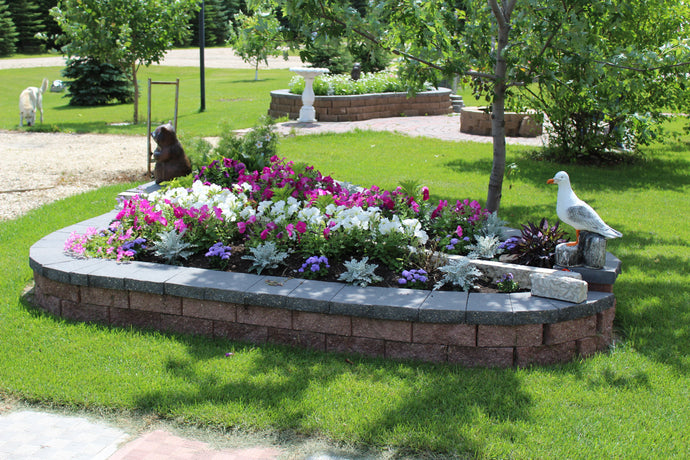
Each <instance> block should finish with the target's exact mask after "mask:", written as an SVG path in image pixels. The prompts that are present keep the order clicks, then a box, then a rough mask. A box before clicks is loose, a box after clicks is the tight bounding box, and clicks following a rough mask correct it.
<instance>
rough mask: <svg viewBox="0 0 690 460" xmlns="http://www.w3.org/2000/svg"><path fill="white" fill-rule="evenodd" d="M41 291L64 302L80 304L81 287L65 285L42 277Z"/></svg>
mask: <svg viewBox="0 0 690 460" xmlns="http://www.w3.org/2000/svg"><path fill="white" fill-rule="evenodd" d="M41 278H43V279H42V280H41V291H42V292H43V294H44V295H52V296H55V297H58V298H59V299H62V300H69V301H71V302H75V303H79V301H80V298H79V286H75V285H72V284H63V283H58V282H57V281H53V280H51V279H48V278H45V277H41Z"/></svg>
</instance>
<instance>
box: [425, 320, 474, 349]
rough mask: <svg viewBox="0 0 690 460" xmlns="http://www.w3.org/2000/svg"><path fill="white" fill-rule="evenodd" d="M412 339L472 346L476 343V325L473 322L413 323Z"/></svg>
mask: <svg viewBox="0 0 690 460" xmlns="http://www.w3.org/2000/svg"><path fill="white" fill-rule="evenodd" d="M412 341H413V342H415V343H438V344H444V345H460V346H466V347H474V346H475V345H476V344H477V326H476V325H473V324H436V323H413V324H412Z"/></svg>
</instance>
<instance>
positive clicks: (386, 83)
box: [289, 71, 426, 96]
mask: <svg viewBox="0 0 690 460" xmlns="http://www.w3.org/2000/svg"><path fill="white" fill-rule="evenodd" d="M289 88H290V92H291V93H294V94H302V92H303V91H304V78H302V77H300V76H295V77H293V78H292V80H290V84H289ZM413 89H414V90H417V91H419V90H422V89H426V88H413ZM409 90H410V86H409V85H408V84H407V83H405V82H403V81H402V80H401V79H400V78H399V77H398V76H397V75H396V74H394V73H393V72H389V71H382V72H375V73H363V74H362V76H361V78H360V79H359V80H353V79H352V78H351V77H350V76H349V75H319V76H318V77H316V78H315V79H314V94H315V95H317V96H333V95H336V96H345V95H352V94H372V93H395V92H408V91H409Z"/></svg>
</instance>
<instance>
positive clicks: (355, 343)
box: [326, 335, 386, 356]
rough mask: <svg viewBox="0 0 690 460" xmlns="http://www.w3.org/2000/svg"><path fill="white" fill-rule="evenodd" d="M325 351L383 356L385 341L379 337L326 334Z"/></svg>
mask: <svg viewBox="0 0 690 460" xmlns="http://www.w3.org/2000/svg"><path fill="white" fill-rule="evenodd" d="M326 351H328V352H336V353H357V354H360V355H365V356H384V354H385V352H386V350H385V343H384V341H383V340H380V339H368V338H364V337H342V336H339V335H327V336H326Z"/></svg>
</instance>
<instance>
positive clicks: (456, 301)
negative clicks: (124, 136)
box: [30, 211, 620, 367]
mask: <svg viewBox="0 0 690 460" xmlns="http://www.w3.org/2000/svg"><path fill="white" fill-rule="evenodd" d="M115 215H116V211H113V212H111V213H108V214H104V215H102V216H99V217H96V218H94V219H90V220H87V221H84V222H81V223H79V224H76V225H73V226H71V227H67V228H65V229H62V230H59V231H57V232H54V233H51V234H50V235H47V236H46V237H44V238H43V239H41V240H40V241H38V242H37V243H36V244H34V245H33V246H32V247H31V251H30V265H31V268H32V269H33V271H34V279H35V299H36V301H37V303H38V305H39V306H40V307H41V308H43V309H45V310H46V311H49V312H51V313H52V314H55V315H57V316H62V317H65V318H69V319H73V320H77V321H94V322H98V323H103V324H110V325H113V326H120V327H127V326H135V327H141V328H147V329H156V330H162V331H170V332H179V333H188V334H203V335H207V336H211V337H223V338H227V339H231V340H238V341H246V342H251V343H265V342H271V343H279V344H286V345H292V346H300V347H307V348H311V349H315V350H319V351H327V352H343V353H361V354H365V355H368V356H383V357H387V358H392V359H418V360H423V361H433V362H450V363H460V364H463V365H466V366H498V367H510V366H527V365H531V364H552V363H559V362H566V361H569V360H571V359H573V358H574V357H575V356H577V355H582V356H589V355H591V354H593V353H596V352H597V351H601V350H605V349H607V347H608V346H609V345H610V343H611V340H612V328H613V319H614V315H615V297H614V296H613V294H612V290H613V289H612V288H613V284H614V282H615V279H616V276H617V274H618V273H619V271H620V261H618V260H617V259H616V258H615V257H613V256H612V255H610V254H609V257H608V259H607V264H606V267H605V268H604V269H603V270H588V269H584V268H583V269H574V270H576V271H578V272H581V274H582V277H583V279H584V280H585V281H587V282H588V283H589V287H590V290H589V292H588V293H587V298H586V300H585V301H584V302H581V303H570V302H564V301H559V300H553V299H548V298H543V297H536V296H533V295H531V294H530V293H529V292H521V293H512V294H484V293H467V292H446V291H444V292H440V291H424V290H412V289H398V288H380V287H366V288H360V287H355V286H350V285H346V284H341V283H333V282H323V281H313V280H303V279H296V278H283V277H275V276H259V275H253V274H246V273H230V272H220V271H213V270H204V269H197V268H186V267H177V266H170V265H161V264H154V263H148V262H132V263H127V264H118V263H116V262H114V261H112V260H104V259H75V258H72V257H70V256H68V255H66V254H65V253H64V252H63V245H64V242H65V240H66V239H67V237H68V236H69V235H70V233H71V232H73V231H76V232H85V231H86V229H87V228H88V227H99V228H100V227H104V226H106V225H107V224H108V223H109V222H110V221H111V220H112V219H113V218H114V217H115ZM497 264H498V263H495V262H492V263H489V264H488V265H490V266H491V268H490V269H491V270H498V269H501V268H500V265H501V264H498V267H499V268H497ZM502 265H503V266H504V267H503V268H502V269H504V270H506V271H511V272H514V273H516V278H517V277H525V276H527V277H528V276H529V272H530V271H531V270H533V269H529V268H527V267H523V268H521V266H516V265H511V264H502ZM480 268H481V267H480ZM485 269H487V268H485Z"/></svg>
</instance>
